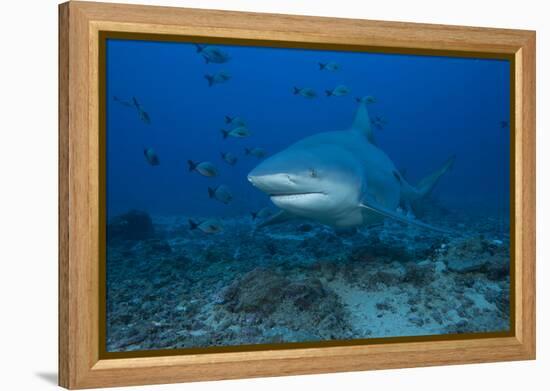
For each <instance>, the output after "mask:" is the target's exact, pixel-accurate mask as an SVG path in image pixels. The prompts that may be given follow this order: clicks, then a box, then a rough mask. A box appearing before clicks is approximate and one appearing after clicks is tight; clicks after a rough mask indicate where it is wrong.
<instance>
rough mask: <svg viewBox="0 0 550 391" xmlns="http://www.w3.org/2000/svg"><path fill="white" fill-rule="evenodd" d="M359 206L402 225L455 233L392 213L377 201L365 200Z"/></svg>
mask: <svg viewBox="0 0 550 391" xmlns="http://www.w3.org/2000/svg"><path fill="white" fill-rule="evenodd" d="M359 206H360V207H361V208H365V209H368V210H369V211H372V212H375V213H378V214H380V215H381V216H384V217H389V218H392V219H395V220H398V221H400V222H402V223H405V224H411V225H416V226H417V227H421V228H426V229H430V230H432V231H437V232H442V233H446V234H452V233H453V231H451V230H448V229H444V228H439V227H434V226H433V225H430V224H426V223H423V222H421V221H419V220H417V219H414V218H412V217H410V216H405V215H403V214H401V213H399V212H395V211H392V210H390V209H388V208H386V207H384V206H382V205H380V204H378V203H377V202H375V201H371V200H363V201H362V202H361V203H360V204H359Z"/></svg>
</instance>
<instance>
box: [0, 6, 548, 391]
mask: <svg viewBox="0 0 550 391" xmlns="http://www.w3.org/2000/svg"><path fill="white" fill-rule="evenodd" d="M104 1H105V0H104ZM119 2H125V1H123V0H119ZM132 2H134V3H144V4H156V5H173V6H184V7H198V8H217V9H228V10H242V11H257V12H275V13H290V14H303V15H320V16H339V17H353V18H365V19H381V20H395V21H411V22H412V21H414V22H426V23H444V24H459V25H472V26H488V27H505V28H522V29H532V30H537V33H538V35H537V40H538V43H537V51H538V58H537V69H538V75H537V77H538V83H537V101H538V115H537V123H538V127H537V128H538V137H537V138H538V140H537V151H538V153H537V155H538V158H537V166H538V175H537V181H538V189H537V198H538V224H537V226H538V227H537V228H538V243H537V250H538V251H537V253H538V265H537V267H538V270H537V272H538V289H537V296H538V306H537V307H538V308H537V310H538V321H537V325H538V357H539V358H538V360H537V361H535V362H532V361H531V362H512V363H498V364H481V365H466V366H453V367H437V368H423V369H404V370H387V371H374V372H362V373H345V374H335V375H317V376H299V377H283V378H271V379H256V380H238V381H225V382H210V383H194V384H186V385H181V384H180V385H169V386H157V387H143V388H141V389H152V390H179V389H186V390H195V391H206V390H214V389H221V388H223V389H224V390H229V391H231V390H239V391H241V390H244V391H246V390H258V389H261V390H276V389H295V388H302V387H303V388H308V389H327V390H328V389H338V390H342V389H357V390H365V389H369V390H379V389H388V388H389V389H401V390H423V391H428V390H445V391H452V390H460V391H463V390H468V389H472V390H483V389H487V390H494V389H496V390H499V391H503V390H513V389H515V390H517V389H525V390H540V389H548V388H547V387H548V384H550V375H549V372H550V358H549V354H550V346H549V342H548V341H549V337H548V328H549V317H550V309H549V305H548V294H549V288H548V286H547V285H545V284H549V283H550V281H549V279H548V270H549V268H548V265H547V261H548V259H547V258H548V257H549V256H550V246H549V243H548V234H549V232H550V222H549V221H550V215H549V207H548V198H549V196H550V184H549V180H548V178H549V175H548V170H550V153H548V151H547V150H548V149H549V148H550V137H549V136H548V133H546V130H547V125H548V105H549V104H550V99H549V97H548V94H549V89H550V87H549V85H548V83H549V77H548V72H550V69H549V65H550V64H549V61H548V38H549V34H550V31H549V27H548V25H549V23H548V20H549V18H548V15H549V13H548V12H547V10H546V9H545V8H546V5H545V4H547V2H544V1H536V0H522V1H507V0H486V1H480V0H460V1H452V2H451V1H441V0H413V1H410V0H393V1H392V0H378V1H373V0H371V1H368V0H327V1H324V0H294V1H292V0H262V1H258V0H225V1H224V0H202V1H201V0H180V1H176V0H172V1H171V0H149V1H139V0H134V1H132ZM0 7H1V8H0V9H1V12H0V15H2V21H1V22H0V32H1V34H0V37H1V42H2V43H1V53H2V56H1V59H0V98H1V101H0V103H1V104H0V140H1V142H0V173H1V176H0V228H1V231H0V249H1V251H0V265H1V267H0V279H1V281H0V293H1V294H0V300H1V301H0V304H1V306H0V311H1V314H2V315H1V319H0V331H1V332H0V341H1V343H0V361H1V364H2V374H1V375H0V389H2V390H42V389H53V388H54V387H56V386H55V383H56V371H57V1H56V0H26V1H6V2H2V3H1V5H0ZM545 11H546V12H545ZM545 239H547V240H546V243H545ZM544 383H546V385H545V386H544V385H543V384H544ZM136 389H137V388H136Z"/></svg>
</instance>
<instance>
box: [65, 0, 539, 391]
mask: <svg viewBox="0 0 550 391" xmlns="http://www.w3.org/2000/svg"><path fill="white" fill-rule="evenodd" d="M59 11H60V67H59V70H60V185H59V188H60V244H59V246H60V257H59V259H60V267H59V270H60V307H59V312H60V322H59V323H60V353H59V358H60V362H59V370H60V377H59V378H60V384H61V385H62V386H64V387H67V388H88V387H99V386H121V385H138V384H154V383H168V382H182V381H196V380H212V379H230V378H238V377H256V376H273V375H285V374H306V373H322V372H336V371H351V370H367V369H378V368H398V367H410V366H429V365H442V364H458V363H474V362H490V361H504V360H522V359H533V358H534V357H535V313H534V309H535V155H534V154H535V123H534V119H535V69H534V67H535V65H534V64H535V60H534V59H535V34H534V32H531V31H520V30H504V29H486V28H467V27H456V26H441V25H422V24H409V23H390V22H375V21H366V20H347V19H331V18H316V17H298V16H288V15H270V14H253V13H238V12H225V11H224V12H222V11H206V10H196V9H179V8H165V7H147V6H133V5H118V4H100V3H86V2H69V3H65V4H62V5H61V6H60V8H59Z"/></svg>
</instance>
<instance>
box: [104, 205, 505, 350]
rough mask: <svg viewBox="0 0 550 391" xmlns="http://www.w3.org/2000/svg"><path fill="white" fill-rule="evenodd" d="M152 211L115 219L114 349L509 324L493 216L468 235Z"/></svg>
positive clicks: (110, 297)
mask: <svg viewBox="0 0 550 391" xmlns="http://www.w3.org/2000/svg"><path fill="white" fill-rule="evenodd" d="M446 218H448V219H452V218H455V219H457V221H455V222H454V223H455V225H456V224H461V223H460V220H459V217H456V216H453V215H452V214H451V215H448V216H447V217H446ZM148 221H149V222H150V218H148V216H147V215H146V214H144V213H141V212H135V211H134V212H130V213H128V214H126V215H123V216H120V217H117V218H114V219H113V220H112V221H111V224H110V228H109V230H108V232H109V235H113V237H109V240H108V246H107V259H108V262H107V348H108V350H110V351H131V350H140V349H163V348H190V347H208V346H232V345H247V344H264V343H287V342H305V341H319V340H334V339H338V340H349V339H355V338H378V337H392V336H413V335H431V334H456V333H470V332H493V331H504V330H508V328H509V326H510V317H509V314H510V299H509V285H510V278H509V274H510V259H509V251H510V242H509V237H508V235H507V234H505V233H503V232H502V229H501V228H502V227H500V226H497V223H496V222H495V221H494V220H491V219H481V218H477V219H471V220H470V221H467V224H468V227H469V228H470V229H469V230H468V233H464V234H463V235H451V234H440V233H437V232H429V231H424V230H419V229H415V228H412V227H409V226H403V225H401V224H395V223H393V224H392V223H386V224H385V225H382V226H378V227H371V228H365V229H361V230H359V231H334V230H332V229H330V228H328V227H325V226H322V225H318V224H311V223H303V222H301V223H300V222H296V223H290V224H285V225H280V226H272V227H268V228H265V229H260V230H254V229H251V226H250V219H249V218H248V217H243V218H234V219H227V220H226V221H224V227H225V230H224V231H223V232H221V233H219V234H215V235H207V234H204V233H200V232H196V231H190V230H189V229H188V228H187V225H186V221H187V220H186V218H185V217H179V218H177V217H171V216H164V217H160V216H159V217H155V218H154V227H153V225H149V223H148ZM124 222H126V223H124ZM499 224H500V223H499ZM448 225H451V224H448ZM111 226H113V227H115V228H114V229H113V228H112V227H111ZM504 232H506V231H504ZM138 238H139V239H138Z"/></svg>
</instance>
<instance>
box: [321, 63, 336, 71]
mask: <svg viewBox="0 0 550 391" xmlns="http://www.w3.org/2000/svg"><path fill="white" fill-rule="evenodd" d="M319 70H320V71H330V72H336V71H339V70H340V64H337V63H335V62H332V61H331V62H326V63H322V62H320V63H319Z"/></svg>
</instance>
